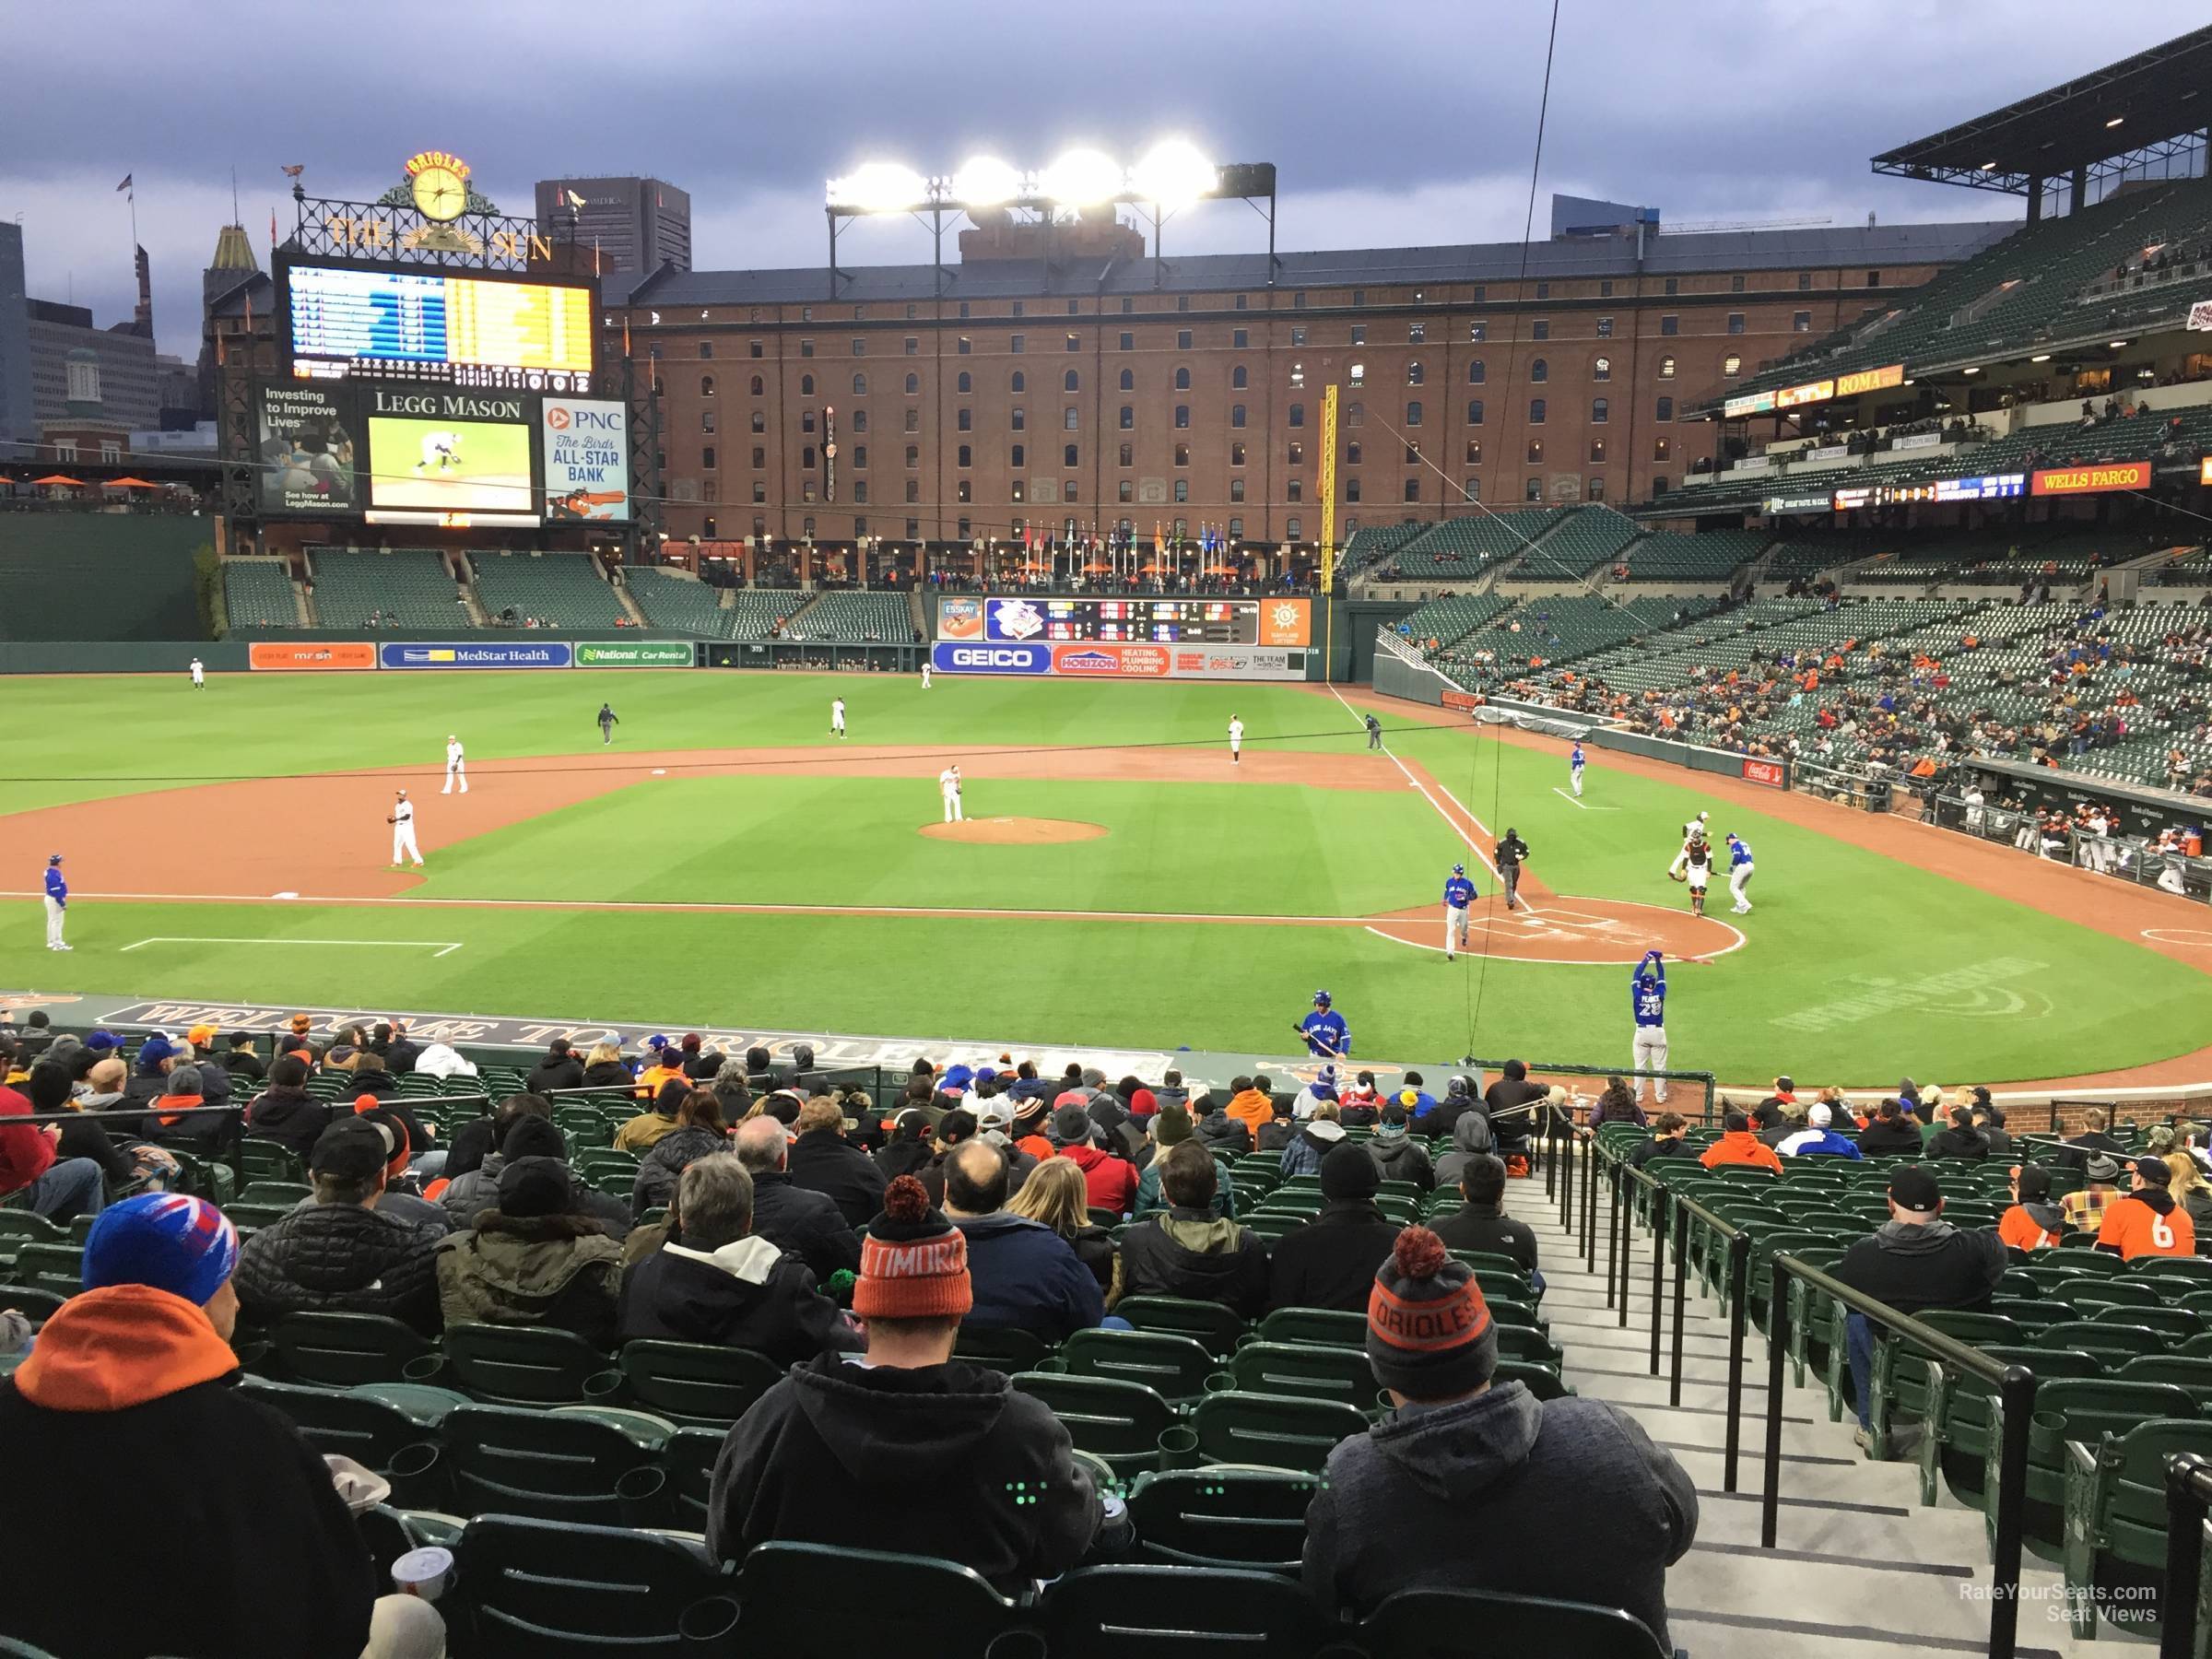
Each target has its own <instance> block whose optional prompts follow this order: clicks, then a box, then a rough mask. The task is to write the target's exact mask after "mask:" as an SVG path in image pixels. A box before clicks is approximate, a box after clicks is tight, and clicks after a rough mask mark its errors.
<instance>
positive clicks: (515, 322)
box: [288, 265, 592, 393]
mask: <svg viewBox="0 0 2212 1659" xmlns="http://www.w3.org/2000/svg"><path fill="white" fill-rule="evenodd" d="M288 313H289V320H290V324H291V355H292V374H293V377H294V378H295V379H299V380H343V379H347V378H349V377H352V376H355V375H373V376H377V377H379V378H382V379H394V380H413V381H419V382H428V383H432V384H438V385H453V386H477V387H486V388H490V389H494V390H508V391H526V392H570V393H588V392H589V391H591V390H592V296H591V290H590V289H589V288H582V287H574V286H568V285H555V284H550V283H543V282H501V281H499V280H496V279H493V278H489V277H464V276H458V275H452V274H448V273H445V272H442V271H377V270H366V269H361V268H359V267H354V266H345V267H337V266H330V265H293V266H291V267H290V269H289V271H288Z"/></svg>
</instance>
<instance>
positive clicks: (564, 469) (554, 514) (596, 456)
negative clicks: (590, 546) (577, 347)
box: [537, 397, 629, 524]
mask: <svg viewBox="0 0 2212 1659" xmlns="http://www.w3.org/2000/svg"><path fill="white" fill-rule="evenodd" d="M537 419H538V429H539V439H540V442H541V446H542V448H543V451H544V453H545V478H546V519H547V523H549V524H574V523H577V522H579V521H582V520H589V521H592V522H594V523H597V524H609V523H614V522H617V521H619V520H625V519H628V518H629V411H628V410H627V409H625V408H624V407H623V406H621V405H620V404H618V403H601V402H596V401H588V400H579V399H575V398H568V397H548V398H547V399H546V401H545V405H544V406H543V408H542V409H541V410H540V412H539V414H538V418H537Z"/></svg>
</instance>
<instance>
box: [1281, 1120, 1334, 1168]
mask: <svg viewBox="0 0 2212 1659" xmlns="http://www.w3.org/2000/svg"><path fill="white" fill-rule="evenodd" d="M1343 1140H1344V1125H1343V1124H1340V1123H1338V1122H1336V1121H1335V1119H1334V1118H1315V1119H1314V1120H1313V1121H1312V1122H1311V1123H1309V1124H1301V1125H1300V1128H1299V1130H1298V1132H1297V1133H1296V1134H1295V1135H1292V1136H1291V1137H1290V1141H1289V1144H1288V1146H1286V1147H1284V1148H1283V1155H1282V1162H1281V1164H1280V1166H1279V1167H1280V1168H1281V1170H1282V1174H1283V1179H1284V1180H1285V1181H1288V1180H1289V1179H1290V1178H1291V1177H1292V1176H1293V1175H1318V1174H1320V1173H1321V1160H1322V1159H1324V1158H1326V1157H1327V1156H1328V1155H1329V1154H1330V1153H1331V1152H1332V1151H1334V1150H1335V1148H1336V1147H1338V1146H1339V1145H1341V1144H1342V1143H1343Z"/></svg>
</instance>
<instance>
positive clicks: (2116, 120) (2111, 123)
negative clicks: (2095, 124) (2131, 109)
mask: <svg viewBox="0 0 2212 1659" xmlns="http://www.w3.org/2000/svg"><path fill="white" fill-rule="evenodd" d="M2126 119H2127V117H2126V116H2124V115H2115V116H2113V117H2112V119H2111V120H2110V121H2108V122H2106V123H2105V125H2106V126H2108V127H2116V126H2118V125H2119V124H2121V123H2122V122H2124V121H2125V120H2126Z"/></svg>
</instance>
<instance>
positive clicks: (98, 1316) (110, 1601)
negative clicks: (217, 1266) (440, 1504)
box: [0, 1285, 376, 1659]
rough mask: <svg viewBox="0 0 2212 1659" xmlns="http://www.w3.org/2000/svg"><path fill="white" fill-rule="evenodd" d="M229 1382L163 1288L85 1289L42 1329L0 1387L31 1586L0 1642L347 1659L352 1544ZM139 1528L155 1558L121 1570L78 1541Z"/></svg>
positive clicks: (365, 1587) (13, 1540) (13, 1507)
mask: <svg viewBox="0 0 2212 1659" xmlns="http://www.w3.org/2000/svg"><path fill="white" fill-rule="evenodd" d="M237 1382H238V1358H237V1356H236V1355H235V1354H233V1353H232V1352H231V1351H230V1347H229V1344H228V1343H226V1342H225V1341H224V1340H223V1339H222V1338H221V1337H220V1336H218V1335H216V1332H215V1327H214V1326H213V1325H212V1324H209V1323H208V1320H207V1315H206V1313H205V1312H203V1311H201V1310H200V1309H198V1308H196V1307H194V1306H193V1304H192V1303H190V1302H188V1301H186V1300H183V1299H182V1297H177V1296H171V1295H170V1294H169V1293H168V1292H167V1291H163V1290H155V1289H152V1288H148V1287H147V1286H144V1285H113V1286H110V1287H108V1288H105V1289H100V1290H88V1291H85V1292H84V1293H82V1294H81V1295H78V1296H76V1297H73V1298H71V1299H70V1300H69V1302H68V1304H67V1305H66V1306H65V1307H64V1308H62V1309H61V1310H60V1311H59V1312H56V1313H55V1314H54V1315H53V1317H52V1318H51V1319H49V1320H48V1321H47V1322H46V1324H45V1326H44V1327H43V1329H42V1330H41V1332H40V1335H39V1341H38V1347H36V1348H35V1349H34V1350H33V1351H32V1353H31V1355H30V1357H29V1359H25V1360H24V1361H23V1363H22V1365H21V1366H20V1367H18V1369H17V1371H16V1372H15V1374H14V1375H13V1376H12V1377H10V1378H8V1379H6V1381H5V1382H0V1444H5V1445H6V1447H7V1448H8V1454H7V1456H8V1478H9V1480H10V1482H11V1483H13V1484H15V1485H16V1488H17V1489H18V1491H19V1492H25V1493H32V1492H35V1493H36V1494H37V1501H36V1502H28V1501H18V1502H14V1503H8V1504H4V1505H0V1559H6V1562H7V1564H8V1573H9V1577H10V1582H11V1583H16V1584H18V1585H27V1584H36V1585H38V1586H39V1594H36V1595H29V1594H18V1595H14V1596H11V1597H9V1605H8V1609H7V1614H6V1627H7V1633H8V1634H9V1635H10V1636H14V1637H17V1638H18V1639H20V1640H23V1641H29V1642H32V1643H34V1644H36V1645H37V1646H38V1647H41V1648H42V1649H44V1650H46V1651H48V1652H50V1653H55V1654H59V1655H63V1656H64V1659H78V1656H79V1655H90V1654H100V1655H106V1654H125V1653H132V1654H135V1653H189V1654H217V1653H220V1654H223V1655H225V1656H226V1659H230V1656H233V1655H234V1656H236V1659H356V1656H357V1655H358V1654H359V1653H360V1652H361V1649H362V1648H363V1647H364V1646H365V1645H366V1644H367V1642H368V1640H369V1609H370V1605H371V1602H372V1601H373V1600H374V1598H375V1595H376V1571H375V1568H374V1566H373V1564H372V1562H371V1559H370V1555H369V1551H368V1548H367V1547H366V1546H365V1545H364V1544H363V1543H362V1541H361V1536H360V1534H359V1532H358V1531H357V1530H356V1528H355V1525H354V1521H353V1517H352V1516H351V1515H350V1514H349V1513H347V1509H346V1505H345V1503H344V1501H343V1500H341V1499H340V1498H339V1497H338V1495H337V1490H336V1488H335V1487H334V1486H333V1485H332V1483H331V1478H330V1471H329V1470H328V1468H326V1467H325V1466H324V1462H323V1459H322V1457H321V1456H320V1455H318V1454H317V1453H316V1452H315V1451H314V1449H313V1448H312V1447H311V1446H310V1445H309V1444H308V1443H307V1441H305V1440H303V1439H302V1438H301V1437H300V1431H299V1430H297V1429H295V1428H294V1427H293V1426H292V1425H291V1423H290V1422H289V1421H288V1419H286V1418H284V1417H283V1416H281V1415H280V1414H279V1413H277V1411H274V1410H272V1409H271V1408H270V1407H269V1406H265V1405H263V1404H262V1403H261V1402H260V1401H258V1400H255V1399H253V1397H251V1396H250V1395H247V1394H242V1393H241V1392H240V1390H239V1389H238V1387H237ZM88 1469H107V1470H111V1471H114V1472H116V1477H115V1478H113V1479H88V1478H86V1471H87V1470H88ZM126 1472H127V1473H126ZM149 1527H150V1528H151V1529H152V1530H151V1531H150V1532H148V1531H147V1529H148V1528H149ZM139 1533H144V1534H145V1535H147V1537H149V1538H152V1537H154V1536H156V1535H158V1539H159V1545H158V1547H146V1548H139V1549H134V1550H132V1551H131V1552H130V1559H129V1564H128V1567H127V1570H119V1569H118V1567H117V1565H116V1560H115V1559H114V1557H113V1554H112V1551H102V1550H100V1549H98V1548H88V1547H87V1540H88V1539H96V1538H109V1539H114V1538H119V1537H124V1536H126V1535H136V1534H139ZM119 1571H121V1573H122V1576H120V1577H119V1576H118V1575H119Z"/></svg>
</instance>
